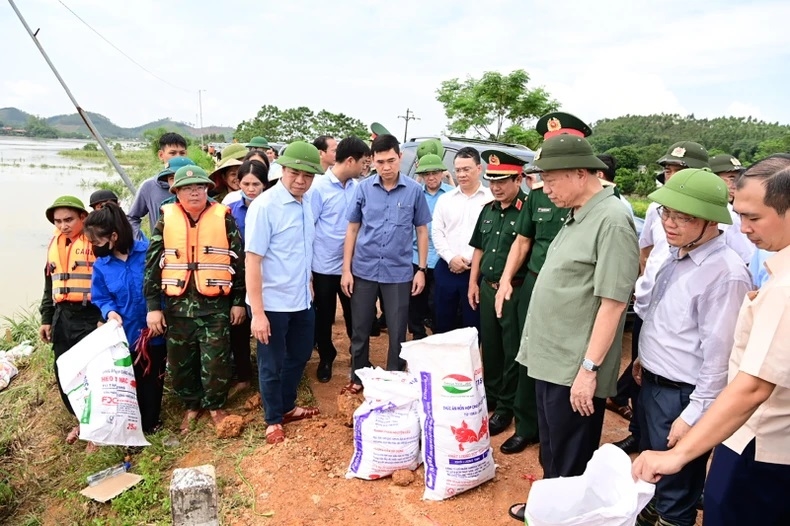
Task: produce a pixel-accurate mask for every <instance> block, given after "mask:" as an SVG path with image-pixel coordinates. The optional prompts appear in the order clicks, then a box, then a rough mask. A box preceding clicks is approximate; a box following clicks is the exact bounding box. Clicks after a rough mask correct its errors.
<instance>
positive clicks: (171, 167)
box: [156, 155, 195, 181]
mask: <svg viewBox="0 0 790 526" xmlns="http://www.w3.org/2000/svg"><path fill="white" fill-rule="evenodd" d="M192 164H195V161H193V160H192V159H190V158H189V157H184V156H183V155H179V156H178V157H173V158H171V159H170V160H169V161H167V164H165V169H164V170H162V171H161V172H160V173H159V175H158V176H157V177H156V180H157V181H164V180H165V179H167V178H168V177H170V176H171V175H175V173H176V172H177V171H178V169H179V168H181V167H183V166H189V165H192Z"/></svg>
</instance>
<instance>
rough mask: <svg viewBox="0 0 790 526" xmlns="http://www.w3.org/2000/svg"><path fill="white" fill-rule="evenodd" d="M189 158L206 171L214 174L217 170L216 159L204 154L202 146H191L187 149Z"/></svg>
mask: <svg viewBox="0 0 790 526" xmlns="http://www.w3.org/2000/svg"><path fill="white" fill-rule="evenodd" d="M187 157H189V158H190V159H192V160H193V161H195V163H196V164H197V165H198V166H200V167H201V168H203V169H204V170H206V171H207V172H209V173H210V172H213V171H214V168H215V163H214V158H213V157H211V156H210V155H209V154H207V153H206V152H204V151H203V150H202V149H201V148H200V146H198V145H196V144H192V145H189V147H188V148H187Z"/></svg>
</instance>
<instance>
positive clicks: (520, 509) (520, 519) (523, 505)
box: [507, 502, 527, 524]
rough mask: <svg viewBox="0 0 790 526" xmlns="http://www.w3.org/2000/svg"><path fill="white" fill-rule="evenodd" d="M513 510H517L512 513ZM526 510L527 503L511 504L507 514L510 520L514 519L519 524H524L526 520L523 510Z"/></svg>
mask: <svg viewBox="0 0 790 526" xmlns="http://www.w3.org/2000/svg"><path fill="white" fill-rule="evenodd" d="M514 508H517V509H516V510H515V511H514ZM526 509H527V503H526V502H519V503H518V504H513V505H512V506H511V507H510V508H508V510H507V514H508V515H510V516H511V517H512V518H514V519H516V520H517V521H518V522H520V523H521V524H524V523H525V522H526V518H525V517H524V510H526Z"/></svg>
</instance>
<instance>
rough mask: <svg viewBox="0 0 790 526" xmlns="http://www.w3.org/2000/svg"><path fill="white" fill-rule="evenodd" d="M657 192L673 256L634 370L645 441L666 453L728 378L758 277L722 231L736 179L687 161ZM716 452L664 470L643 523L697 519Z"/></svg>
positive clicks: (651, 296) (682, 523) (685, 525)
mask: <svg viewBox="0 0 790 526" xmlns="http://www.w3.org/2000/svg"><path fill="white" fill-rule="evenodd" d="M649 197H650V199H652V200H653V201H654V202H656V203H658V205H659V206H658V214H659V217H660V218H661V224H662V226H663V229H664V231H665V232H666V238H667V242H668V244H669V246H670V249H669V251H670V254H669V256H668V257H667V258H666V259H665V260H664V261H663V262H662V264H661V267H660V270H659V271H658V273H657V275H656V285H655V286H654V287H653V289H652V290H651V291H650V292H649V293H648V295H647V298H645V299H646V303H647V311H646V314H645V317H644V323H643V326H642V330H641V334H640V336H639V358H638V359H637V360H636V362H635V363H634V366H633V376H634V379H635V380H636V382H637V383H639V384H640V385H641V392H640V393H639V402H638V405H639V410H638V411H637V415H638V417H639V429H640V432H641V444H640V449H641V450H644V449H652V450H657V451H666V450H668V449H671V448H673V447H674V446H675V445H676V444H677V443H678V441H679V440H681V439H683V437H684V436H685V435H686V433H687V432H688V431H689V430H690V429H691V426H693V425H695V424H696V423H697V421H698V420H699V419H700V418H701V417H702V416H703V415H704V414H705V412H706V411H707V409H708V407H710V405H711V404H712V403H713V401H714V400H715V399H716V397H717V396H718V394H719V393H720V392H721V390H722V389H724V387H725V385H726V384H727V364H728V361H729V356H730V350H731V349H732V347H733V342H734V330H733V328H734V327H735V322H736V320H737V318H738V311H739V309H740V306H741V303H742V302H743V299H744V297H746V294H747V293H748V292H749V291H750V290H751V289H752V284H751V277H750V275H749V271H748V270H747V269H746V266H745V265H744V263H743V261H741V259H740V257H739V256H738V254H737V253H736V252H735V251H734V250H733V249H732V248H730V247H729V246H728V245H727V243H726V239H725V236H724V234H723V233H722V232H721V231H720V230H719V223H725V224H726V223H729V222H730V212H729V210H728V208H727V204H728V189H727V185H726V183H724V182H723V181H722V180H721V179H719V178H718V177H717V176H716V175H715V174H713V173H711V172H710V171H709V170H707V169H693V168H692V169H684V170H681V171H679V172H677V173H676V174H674V175H673V176H672V178H671V179H670V180H669V181H667V184H666V185H664V186H663V187H661V188H659V189H658V190H656V191H655V192H653V193H652V194H650V196H649ZM708 457H709V453H705V454H703V455H701V456H699V457H697V458H696V459H695V460H692V461H691V462H690V463H688V464H687V465H686V466H685V467H684V468H683V469H681V470H680V472H678V473H677V474H675V475H668V476H665V477H662V478H661V480H659V481H658V483H657V484H656V493H655V496H654V497H653V500H652V501H651V502H650V504H648V506H647V507H646V508H645V509H644V510H642V512H641V513H640V514H639V517H638V518H637V521H636V524H637V525H638V526H647V525H650V526H652V525H654V524H662V525H663V524H666V525H669V526H671V525H678V526H692V525H693V524H694V523H695V522H696V517H697V508H696V506H697V501H698V500H699V498H700V497H701V496H702V489H703V486H704V483H705V472H706V466H707V462H708ZM659 519H660V520H659ZM656 521H658V522H656Z"/></svg>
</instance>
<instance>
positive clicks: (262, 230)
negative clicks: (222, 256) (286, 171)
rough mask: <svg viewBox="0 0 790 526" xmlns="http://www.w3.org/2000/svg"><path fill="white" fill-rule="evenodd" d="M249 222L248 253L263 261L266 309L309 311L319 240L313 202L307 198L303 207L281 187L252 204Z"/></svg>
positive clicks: (248, 217) (274, 310) (247, 234)
mask: <svg viewBox="0 0 790 526" xmlns="http://www.w3.org/2000/svg"><path fill="white" fill-rule="evenodd" d="M246 222H247V233H246V238H245V240H244V241H245V250H246V251H247V252H252V253H253V254H257V255H259V256H262V257H263V261H262V262H261V276H262V277H263V291H262V293H263V308H264V309H265V310H267V311H272V312H298V311H302V310H306V309H309V308H310V303H311V301H312V300H311V295H310V280H311V277H312V273H311V272H310V269H311V266H312V262H313V242H314V240H315V222H314V221H313V211H312V209H311V208H310V204H309V198H307V197H303V198H302V202H301V203H300V202H299V201H297V200H296V199H294V197H293V196H292V195H291V193H290V192H288V190H287V189H286V188H285V187H284V186H283V185H282V183H281V182H280V183H277V184H276V185H274V186H273V187H272V188H271V189H270V190H268V191H266V192H264V193H263V194H261V195H260V196H259V197H258V198H256V199H255V200H254V201H253V202H252V203H251V204H250V207H249V210H248V211H247V219H246ZM254 292H255V291H247V294H250V293H254ZM247 303H249V300H248V301H247Z"/></svg>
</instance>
